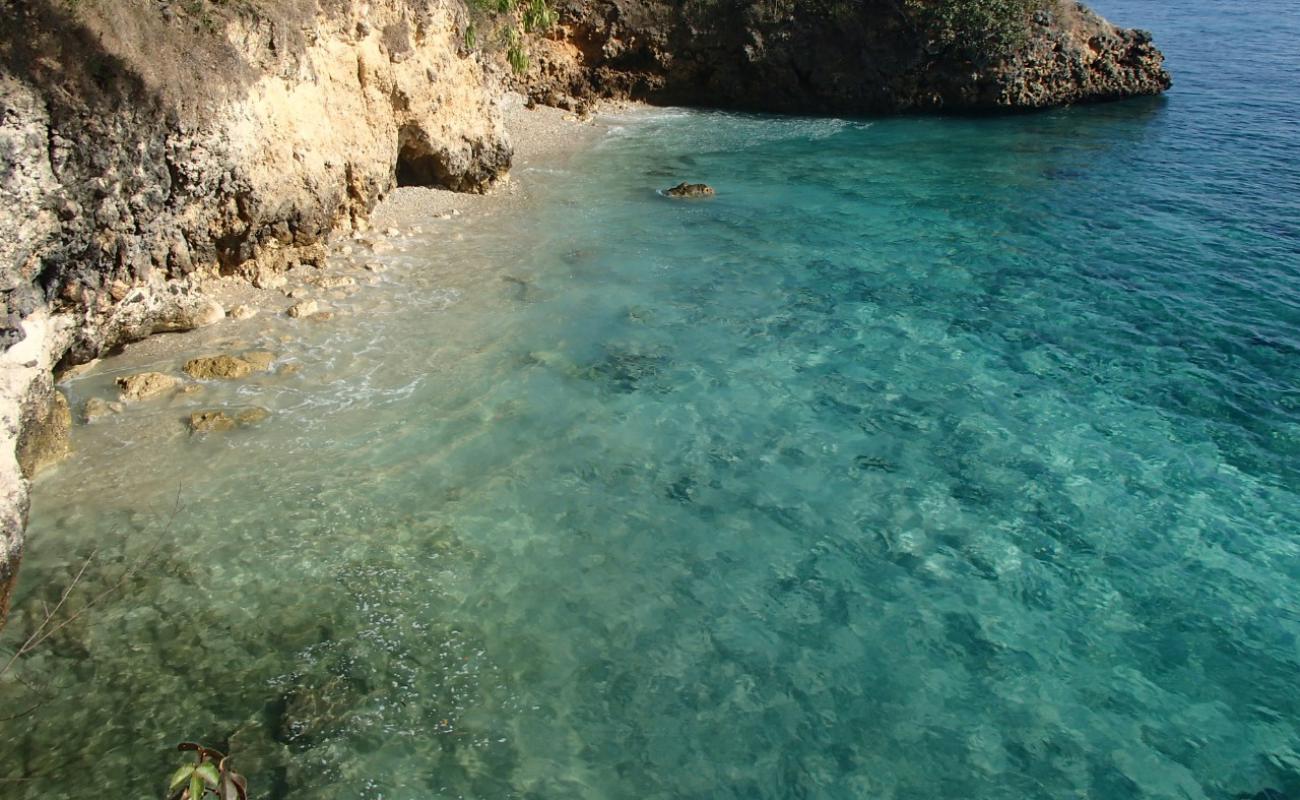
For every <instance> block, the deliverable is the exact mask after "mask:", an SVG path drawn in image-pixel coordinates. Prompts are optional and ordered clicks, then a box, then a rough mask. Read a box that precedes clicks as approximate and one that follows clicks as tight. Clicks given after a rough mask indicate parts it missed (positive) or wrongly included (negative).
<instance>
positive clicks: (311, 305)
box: [284, 300, 320, 319]
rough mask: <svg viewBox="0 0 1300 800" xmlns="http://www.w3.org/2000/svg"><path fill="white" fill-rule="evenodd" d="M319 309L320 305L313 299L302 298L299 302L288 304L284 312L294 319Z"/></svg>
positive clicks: (308, 315)
mask: <svg viewBox="0 0 1300 800" xmlns="http://www.w3.org/2000/svg"><path fill="white" fill-rule="evenodd" d="M319 310H320V306H319V305H317V304H316V301H315V300H304V301H302V302H301V303H295V304H293V305H291V306H289V308H288V309H287V310H286V311H285V312H284V313H285V314H288V315H289V316H290V317H293V318H294V319H298V318H300V317H310V316H311V315H312V314H315V313H316V312H317V311H319Z"/></svg>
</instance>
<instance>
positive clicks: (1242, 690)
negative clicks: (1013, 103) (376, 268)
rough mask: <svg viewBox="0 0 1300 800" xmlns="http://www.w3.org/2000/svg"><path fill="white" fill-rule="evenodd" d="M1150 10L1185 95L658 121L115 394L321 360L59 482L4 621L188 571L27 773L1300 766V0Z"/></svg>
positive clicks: (94, 636)
mask: <svg viewBox="0 0 1300 800" xmlns="http://www.w3.org/2000/svg"><path fill="white" fill-rule="evenodd" d="M1102 10H1103V11H1104V12H1107V13H1108V14H1109V15H1111V16H1112V17H1113V18H1114V19H1116V20H1117V21H1119V22H1123V23H1127V24H1136V25H1142V26H1144V27H1150V28H1153V29H1154V30H1155V31H1156V32H1157V35H1158V41H1159V42H1160V44H1161V45H1162V46H1163V47H1164V48H1165V50H1166V52H1167V53H1168V54H1169V55H1170V64H1171V68H1172V69H1173V71H1174V73H1175V77H1176V79H1177V81H1178V86H1177V89H1176V90H1175V91H1174V92H1173V93H1171V94H1170V95H1169V96H1168V97H1167V98H1163V99H1152V100H1139V101H1133V102H1127V103H1121V104H1115V105H1108V106H1100V107H1093V108H1079V109H1070V110H1063V111H1055V112H1050V113H1046V114H1039V115H1031V116H1020V117H1013V118H1005V119H915V118H908V119H891V120H876V121H842V120H812V119H776V118H770V117H758V116H738V115H724V114H709V113H688V112H678V111H664V112H655V113H651V114H634V115H631V116H628V117H626V118H623V119H615V120H613V121H611V123H610V124H612V125H613V126H614V127H613V128H612V130H611V131H610V132H609V134H608V135H606V136H605V137H604V138H603V140H602V141H601V142H600V144H599V145H598V146H597V147H595V148H594V149H593V150H591V151H589V152H586V153H584V154H583V155H581V156H579V157H578V158H576V159H575V160H574V161H572V162H570V163H568V164H556V165H551V166H550V167H549V168H548V171H546V172H545V173H541V172H537V171H534V172H533V173H531V175H530V176H529V179H530V180H532V181H533V182H534V183H535V184H536V185H537V186H538V188H537V189H536V190H535V191H536V194H537V199H538V200H539V203H538V205H537V207H536V208H534V209H532V210H530V211H527V212H526V213H523V214H520V215H516V216H512V217H506V216H504V215H498V216H497V217H493V218H489V219H487V220H484V221H480V222H476V223H472V224H471V225H470V226H468V228H465V229H464V230H465V234H464V238H463V240H460V241H453V240H449V239H448V238H447V237H445V236H443V235H442V234H441V233H440V231H442V230H445V229H444V228H438V227H437V223H435V224H431V225H430V226H429V232H428V233H426V234H425V235H424V236H422V237H416V238H415V239H413V240H411V241H410V243H409V244H408V245H407V246H406V249H405V250H404V251H402V252H401V253H399V254H398V255H396V256H393V257H392V258H390V259H389V260H390V263H391V264H392V266H393V269H392V270H391V271H390V272H388V273H386V274H385V276H384V277H385V281H386V282H385V283H384V284H382V285H380V286H378V287H375V288H373V289H366V290H364V291H362V292H360V293H358V294H357V295H355V296H354V297H353V298H351V299H350V300H347V301H343V302H341V303H339V305H340V306H341V307H342V308H343V310H344V311H347V312H349V315H348V316H346V317H344V318H341V319H339V320H336V321H334V322H332V323H325V324H322V325H320V326H311V327H304V326H303V325H302V324H298V323H287V322H283V321H280V322H269V321H267V320H265V319H255V320H251V321H248V322H245V323H231V324H228V325H225V326H223V327H222V328H220V329H218V330H214V331H208V332H205V333H202V334H200V335H198V336H195V337H192V338H190V339H186V340H183V342H184V343H183V344H181V345H179V347H180V350H177V349H176V347H177V346H171V349H168V348H167V347H164V346H163V345H162V344H158V343H156V342H155V343H146V345H145V346H144V347H141V348H135V349H132V350H131V351H128V353H127V354H126V355H124V356H123V357H121V358H120V359H118V360H116V361H110V362H106V363H105V364H104V365H102V366H101V367H100V368H99V369H98V370H97V371H95V372H93V373H91V374H90V375H88V376H86V377H83V378H79V379H77V380H74V381H71V382H69V383H68V384H67V386H66V388H67V390H68V392H69V393H70V395H71V396H72V398H73V400H74V402H79V401H80V400H82V399H84V398H86V397H89V396H102V395H106V394H107V392H108V387H109V385H110V383H111V380H112V377H113V375H115V374H118V373H121V372H129V371H134V370H137V369H139V368H141V367H142V366H146V365H149V366H156V367H164V368H172V367H174V366H175V365H176V364H178V363H180V362H181V361H183V360H184V358H185V357H186V356H188V355H193V354H196V353H201V352H210V351H211V350H212V349H214V348H216V347H218V346H223V347H234V348H236V349H238V347H241V346H247V347H257V346H265V347H269V348H270V349H273V350H275V351H276V352H277V353H278V354H279V355H280V357H281V362H282V363H290V362H291V363H296V364H298V365H299V366H300V367H301V370H300V371H299V372H298V373H296V374H294V375H274V376H265V377H261V378H256V379H252V380H249V381H245V382H242V383H239V384H237V385H230V386H212V387H208V389H207V390H206V392H205V394H203V395H201V396H198V397H186V398H182V399H180V400H178V401H175V402H174V403H171V404H163V403H159V404H154V405H146V406H142V407H141V408H138V409H134V410H132V411H131V412H129V413H128V414H126V415H123V416H121V417H117V418H112V419H109V420H105V421H101V422H99V423H96V424H95V425H92V426H86V427H83V428H79V429H78V430H77V439H76V442H77V445H78V448H79V452H78V454H77V455H76V456H75V457H74V458H73V459H71V460H70V461H69V462H67V463H65V464H64V465H63V466H61V467H60V468H59V469H58V470H57V471H55V472H53V473H51V474H50V475H48V477H45V478H43V479H42V480H41V481H40V483H39V485H38V488H37V493H36V496H35V506H34V512H33V520H32V525H31V550H30V555H29V559H28V562H27V564H26V565H25V572H24V583H23V586H22V588H23V594H22V596H21V597H20V604H21V605H20V610H19V612H18V613H17V614H16V616H15V617H14V621H13V623H12V624H11V628H10V629H9V631H7V633H6V636H7V637H9V638H7V639H6V640H5V641H6V642H11V640H12V637H13V636H14V632H15V631H16V630H21V629H22V628H23V627H24V626H25V625H27V624H29V623H28V620H29V618H30V614H31V613H32V610H33V609H35V608H36V607H38V605H37V604H38V603H39V602H40V601H41V600H42V599H44V600H46V601H47V602H48V601H49V600H50V598H52V597H55V596H56V595H57V590H58V587H59V586H60V585H62V584H63V583H65V582H66V580H67V576H68V575H69V574H70V572H71V571H73V570H75V569H76V567H77V566H78V565H79V564H80V563H81V561H82V560H83V559H84V558H85V556H86V555H87V554H88V553H89V552H91V551H92V550H93V549H95V548H98V555H97V560H96V562H95V567H94V568H93V570H92V573H91V576H90V577H89V578H88V581H87V583H88V586H89V587H90V588H91V589H93V588H94V587H95V586H98V585H102V584H103V583H105V582H107V581H111V580H112V579H113V578H114V577H115V576H116V574H118V573H117V570H120V569H121V565H122V564H124V563H127V562H129V561H130V559H132V558H134V557H136V556H138V555H139V554H141V553H144V552H146V551H148V550H150V549H151V548H153V547H154V546H155V543H157V552H156V555H155V557H154V559H153V561H152V562H151V563H150V564H149V565H148V566H147V567H146V568H145V569H144V570H142V571H141V572H140V573H139V575H138V576H136V577H135V578H133V579H132V580H131V581H130V582H129V583H128V585H127V589H126V591H125V592H124V594H123V595H122V596H121V597H120V598H115V599H113V600H111V601H109V602H108V603H107V604H105V605H104V606H102V607H100V608H97V609H95V610H94V611H93V613H91V614H88V615H87V617H86V618H85V619H84V620H82V621H79V622H78V623H76V624H74V625H73V626H71V627H69V628H68V629H67V630H66V631H65V633H64V634H61V635H60V636H58V637H56V638H55V639H54V640H52V641H51V642H50V643H49V645H48V646H46V647H45V648H43V649H42V650H40V651H38V652H37V653H36V654H34V655H33V656H32V657H31V658H30V659H29V660H27V661H26V662H24V663H23V665H22V666H21V668H20V670H19V671H18V673H17V674H18V675H19V676H21V677H23V678H24V679H25V680H27V681H29V682H30V683H32V684H33V687H32V688H24V687H22V686H16V685H13V683H12V682H10V684H9V685H7V686H4V687H0V688H2V689H3V691H4V695H3V697H4V700H3V702H4V705H5V708H12V709H15V710H17V711H21V710H23V709H24V708H25V707H26V704H27V701H28V700H29V699H30V697H31V696H32V693H33V692H34V691H40V692H43V693H44V695H38V696H45V697H46V698H47V699H46V700H45V701H44V703H43V704H42V705H41V706H40V707H39V708H38V709H37V710H36V711H35V712H33V713H31V714H30V715H28V716H25V717H23V718H21V719H20V720H16V721H9V722H5V723H0V726H2V727H0V780H3V781H5V782H6V783H5V784H4V785H3V788H2V789H0V791H2V792H3V793H4V795H5V796H6V797H15V798H18V797H42V798H54V797H90V796H102V795H103V794H104V793H105V792H104V791H102V789H103V787H105V786H107V787H109V788H111V790H112V793H113V794H114V795H122V796H126V795H131V794H134V795H140V796H149V795H153V794H155V793H156V792H157V791H158V786H157V784H158V783H159V781H160V780H161V779H162V777H163V776H164V775H165V774H166V773H167V771H168V767H169V765H171V764H173V763H175V761H176V759H175V757H174V754H172V753H170V752H169V750H168V748H169V747H170V746H171V745H172V744H173V743H174V742H176V741H178V740H181V739H196V740H202V741H205V742H208V743H211V744H213V745H216V746H219V747H223V748H227V749H229V750H231V751H232V752H233V753H234V755H235V757H236V759H237V762H238V765H239V767H240V768H242V770H243V771H245V772H246V773H248V774H249V775H250V777H251V780H252V782H253V785H254V788H255V790H256V794H257V795H258V796H259V797H267V798H282V797H284V798H308V797H313V798H317V797H318V798H350V797H366V798H380V797H383V798H451V797H466V798H507V797H528V798H624V797H628V798H631V797H635V798H693V797H699V798H705V797H708V798H724V797H736V798H760V797H771V798H849V797H872V798H900V799H902V798H934V797H948V798H1028V797H1035V798H1065V797H1078V798H1084V797H1088V798H1138V797H1143V798H1202V797H1206V798H1234V797H1239V796H1242V797H1252V796H1253V797H1259V798H1271V799H1272V800H1276V798H1279V797H1300V686H1298V685H1297V676H1300V641H1298V639H1297V635H1298V634H1300V588H1298V587H1300V584H1298V583H1297V578H1300V539H1298V538H1297V533H1298V532H1300V495H1298V492H1300V358H1297V356H1298V355H1300V230H1298V227H1297V219H1300V207H1298V203H1297V197H1300V166H1298V165H1300V160H1298V159H1300V152H1298V150H1300V108H1297V102H1298V100H1300V98H1298V96H1297V91H1300V90H1297V88H1296V87H1297V86H1300V53H1298V52H1297V48H1298V46H1300V45H1298V44H1297V43H1300V14H1298V13H1297V12H1296V10H1295V8H1294V6H1293V5H1289V4H1286V3H1281V2H1264V3H1254V4H1249V5H1246V4H1229V3H1208V4H1197V6H1196V7H1195V8H1189V7H1185V6H1179V7H1178V8H1173V7H1168V8H1166V7H1164V6H1157V5H1156V4H1149V3H1140V2H1127V1H1123V2H1122V1H1121V0H1113V2H1108V3H1104V4H1102ZM681 179H693V180H707V181H709V182H710V183H712V184H714V185H715V186H716V187H717V188H718V191H719V196H718V197H717V198H716V199H715V200H712V201H709V202H704V203H679V202H672V201H669V200H666V199H664V198H662V197H660V196H658V195H657V194H656V193H655V192H654V190H655V189H656V188H660V187H663V186H667V185H671V184H672V183H675V182H677V181H678V180H681ZM442 224H446V223H442ZM304 331H305V333H304ZM281 337H285V338H284V340H282V338H281ZM186 348H188V350H186ZM214 403H216V404H221V403H226V404H232V403H233V404H256V405H261V406H265V407H267V408H269V409H271V410H272V411H273V416H272V417H271V419H269V420H268V421H267V422H265V423H264V424H263V425H262V426H261V427H260V428H259V429H257V430H256V431H238V432H234V433H231V434H227V435H224V436H208V437H199V438H191V437H188V436H186V435H185V434H184V433H183V432H182V429H181V426H180V424H179V423H178V421H177V418H178V417H179V416H180V415H181V414H182V413H183V412H185V411H187V410H189V409H191V408H197V407H206V406H210V405H213V404H214ZM178 496H179V499H180V504H181V508H180V510H179V511H176V512H174V513H173V512H172V510H171V509H172V506H173V504H174V503H175V501H176V498H177V497H178ZM92 763H98V764H99V765H100V766H99V767H98V769H99V772H94V773H92ZM92 774H93V777H91V775H92ZM1269 791H1272V792H1274V794H1268V792H1269Z"/></svg>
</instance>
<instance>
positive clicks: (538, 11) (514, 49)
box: [465, 0, 560, 75]
mask: <svg viewBox="0 0 1300 800" xmlns="http://www.w3.org/2000/svg"><path fill="white" fill-rule="evenodd" d="M469 6H470V20H469V22H468V24H467V25H466V26H465V45H466V47H468V48H470V49H474V48H475V47H477V45H478V44H479V43H480V42H485V43H487V44H488V45H489V46H492V45H495V46H496V47H500V48H501V49H503V50H504V51H505V57H506V62H507V63H508V64H509V65H510V69H511V70H513V71H514V73H515V74H516V75H523V74H524V73H526V72H528V65H529V57H528V39H527V37H528V36H529V35H533V34H542V33H545V32H546V31H548V30H550V29H551V28H553V27H555V25H556V23H558V22H559V21H560V15H559V13H558V12H557V11H556V10H555V9H554V8H551V5H550V3H549V2H548V0H470V4H469ZM480 31H482V32H484V33H485V34H486V35H484V36H480ZM497 52H500V50H498V51H497Z"/></svg>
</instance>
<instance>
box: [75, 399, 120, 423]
mask: <svg viewBox="0 0 1300 800" xmlns="http://www.w3.org/2000/svg"><path fill="white" fill-rule="evenodd" d="M121 412H122V404H121V403H110V402H108V401H107V400H103V399H101V398H98V397H92V398H90V399H89V400H87V401H86V404H85V405H84V406H82V408H81V418H82V419H83V420H85V421H86V422H87V423H90V422H94V421H95V420H97V419H99V418H100V417H107V416H108V415H110V414H120V413H121Z"/></svg>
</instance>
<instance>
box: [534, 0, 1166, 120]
mask: <svg viewBox="0 0 1300 800" xmlns="http://www.w3.org/2000/svg"><path fill="white" fill-rule="evenodd" d="M943 1H944V0H934V2H943ZM1035 5H1038V6H1039V7H1038V8H1037V10H1035V11H1033V12H1032V14H1030V15H1029V20H1028V22H1029V24H1028V30H1027V32H1026V33H1025V35H1024V36H1023V38H1021V39H1019V40H1018V41H1017V42H1016V43H1015V44H1014V46H1013V47H1011V48H1010V49H1008V50H1005V51H1003V50H999V49H996V48H990V47H987V46H982V45H977V46H964V45H963V43H961V42H939V41H935V39H934V37H933V35H932V33H931V32H930V31H928V30H927V29H926V28H925V26H924V25H923V24H922V22H921V20H920V19H919V15H918V12H917V11H916V8H917V7H918V6H917V3H916V0H912V2H908V0H694V1H693V2H680V0H560V6H559V7H560V10H561V15H560V17H561V27H560V30H559V32H558V33H557V34H556V35H555V36H553V37H552V39H551V41H550V42H548V43H546V46H544V47H542V48H541V55H540V58H539V59H538V66H537V67H536V69H534V70H533V74H531V75H530V76H529V81H528V82H527V83H528V87H527V88H529V89H530V90H531V92H532V94H533V95H534V97H535V99H537V100H538V101H539V102H551V103H554V102H578V103H582V102H584V101H585V100H586V99H588V98H592V97H628V98H633V99H639V100H647V101H650V102H654V103H668V104H679V105H707V106H714V107H727V108H736V109H744V110H752V111H776V112H798V113H836V114H879V113H895V112H902V111H994V110H1016V109H1022V110H1023V109H1034V108H1043V107H1048V106H1058V105H1065V104H1071V103H1081V102H1095V101H1100V100H1112V99H1116V98H1121V97H1130V96H1134V95H1147V94H1158V93H1160V92H1163V91H1164V90H1166V89H1168V88H1169V86H1170V79H1169V74H1168V73H1167V72H1165V70H1164V68H1163V61H1164V58H1163V56H1162V55H1161V53H1160V51H1159V50H1157V49H1156V47H1155V46H1154V45H1153V44H1152V41H1151V37H1150V35H1149V34H1147V33H1145V32H1143V31H1135V30H1126V29H1122V28H1119V27H1117V26H1115V25H1112V24H1111V23H1109V22H1107V21H1106V20H1104V19H1102V18H1101V17H1099V16H1097V15H1096V14H1095V13H1093V12H1092V11H1090V10H1089V9H1088V8H1086V7H1085V6H1083V5H1081V4H1078V3H1075V2H1067V1H1066V0H1043V1H1042V2H1041V3H1037V4H1035ZM565 98H573V100H567V101H566V99H565Z"/></svg>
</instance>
